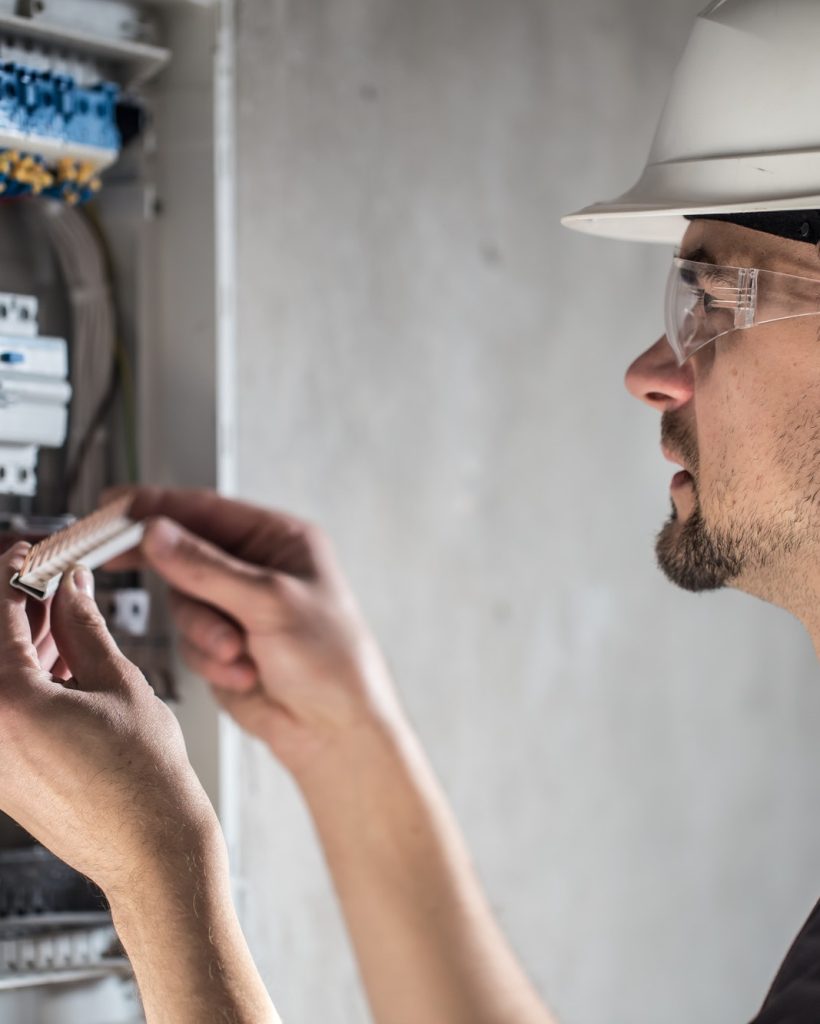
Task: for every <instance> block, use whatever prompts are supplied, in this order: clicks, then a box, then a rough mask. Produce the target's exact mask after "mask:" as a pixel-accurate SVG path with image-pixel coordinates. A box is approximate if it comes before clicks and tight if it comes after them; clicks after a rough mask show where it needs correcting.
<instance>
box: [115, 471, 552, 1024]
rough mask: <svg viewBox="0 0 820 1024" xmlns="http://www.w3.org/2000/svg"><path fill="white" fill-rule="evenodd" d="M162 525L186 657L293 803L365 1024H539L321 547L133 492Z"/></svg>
mask: <svg viewBox="0 0 820 1024" xmlns="http://www.w3.org/2000/svg"><path fill="white" fill-rule="evenodd" d="M158 513H161V514H163V515H166V516H170V517H171V518H172V519H174V520H176V521H177V523H183V524H185V525H186V527H187V529H183V530H180V529H179V528H178V527H173V524H171V523H169V522H167V520H161V521H158V522H155V523H153V524H152V525H150V526H149V528H148V531H147V534H146V540H145V543H144V548H143V551H144V556H145V558H146V559H147V561H148V562H149V564H150V565H151V566H152V567H153V568H154V569H156V570H157V571H158V572H159V573H160V574H161V575H163V576H164V577H165V579H166V580H167V581H168V582H169V583H170V585H171V586H172V588H173V595H172V596H173V607H174V610H175V617H176V620H177V624H178V626H179V629H180V633H181V643H182V651H183V654H184V656H185V658H186V660H187V661H188V663H189V665H190V666H191V667H192V668H193V669H194V670H195V671H197V672H199V673H200V674H202V675H203V676H204V677H205V678H206V679H208V680H209V682H210V683H211V685H212V688H213V691H214V694H215V696H216V698H217V700H218V701H219V702H220V704H221V705H222V706H223V707H224V708H225V709H226V710H227V711H229V712H230V713H231V714H232V715H233V716H234V717H235V718H236V720H237V721H238V722H239V724H240V725H243V726H244V727H245V728H247V729H248V730H249V731H250V732H252V733H254V734H255V735H257V736H258V737H260V738H261V739H262V740H264V741H265V742H266V743H267V744H268V746H269V747H270V749H271V751H272V752H273V753H274V755H275V756H276V757H277V758H279V760H280V761H281V762H282V763H283V764H284V765H285V766H286V767H287V768H288V769H289V770H290V772H291V773H292V775H293V777H294V778H295V780H296V782H297V784H298V785H299V787H300V788H301V791H302V793H303V795H304V797H305V799H306V801H307V804H308V806H309V808H310V811H311V813H312V815H313V819H314V822H315V825H316V828H317V831H318V834H319V837H320V839H321V842H322V845H323V848H324V852H325V857H326V860H327V863H328V865H329V868H330V871H331V874H332V876H333V879H334V882H335V886H336V890H337V893H338V897H339V900H340V902H341V906H342V910H343V912H344V915H345V920H346V922H347V926H348V930H349V932H350V936H351V938H352V941H353V944H354V947H355V951H356V955H357V958H358V962H359V966H360V970H361V974H362V978H363V981H364V985H365V988H366V991H367V994H368V998H369V1001H370V1005H371V1007H372V1010H373V1014H374V1016H375V1018H376V1020H377V1021H378V1022H379V1024H417V1022H418V1021H420V1020H423V1021H431V1022H432V1021H435V1022H447V1024H513V1022H514V1024H552V1018H551V1016H550V1014H549V1013H548V1011H547V1010H546V1008H545V1007H544V1005H543V1003H542V1002H541V1001H540V1000H539V998H538V996H537V995H536V994H535V991H534V990H533V988H532V986H531V984H530V983H529V981H528V980H527V978H526V977H525V975H524V972H523V971H522V969H521V967H520V966H519V964H518V963H517V961H516V959H515V957H514V956H513V954H512V952H511V950H510V948H509V946H508V944H507V942H506V941H505V939H504V937H503V936H502V934H501V932H500V930H499V928H498V926H497V924H496V923H495V921H494V920H493V918H492V915H491V913H490V911H489V909H488V906H487V902H486V899H485V897H484V895H483V893H482V890H481V887H480V885H479V883H478V881H477V879H476V876H475V874H474V872H473V869H472V867H471V865H470V861H469V857H468V854H467V851H466V848H465V846H464V842H463V840H462V838H461V836H460V834H459V830H458V827H457V825H456V823H455V820H454V818H453V816H452V813H451V812H450V810H449V808H448V806H447V803H446V801H445V799H444V796H443V794H442V792H441V790H440V788H439V786H438V784H437V782H436V780H435V778H434V776H433V773H432V771H431V769H430V767H429V765H428V763H427V760H426V758H425V756H424V753H423V751H422V749H421V747H420V745H419V743H418V742H417V740H416V738H415V737H414V735H413V733H412V731H411V729H410V727H409V725H408V724H407V721H406V718H405V716H404V714H403V712H402V710H401V708H400V705H399V702H398V700H397V698H396V695H395V692H394V689H393V686H392V683H391V681H390V679H389V676H388V672H387V669H386V667H385V664H384V660H383V658H382V657H381V654H380V652H379V651H378V648H377V646H376V644H375V642H374V640H373V638H372V636H371V635H370V633H369V631H368V630H367V627H366V625H365V623H364V622H363V620H362V618H361V616H360V613H359V612H358V609H357V607H356V604H355V601H354V599H353V597H352V595H351V594H350V592H349V590H348V588H347V586H346V584H345V581H344V579H343V577H342V575H341V572H340V570H339V568H338V565H337V564H336V562H335V559H334V557H333V554H332V552H331V550H330V547H329V545H328V542H327V540H326V539H325V538H324V536H323V535H322V534H321V533H320V532H318V531H316V530H315V529H314V528H312V527H306V526H305V525H304V524H301V523H299V522H298V521H296V520H294V519H291V518H290V517H286V516H281V515H278V514H274V513H268V512H264V511H262V510H259V509H256V508H253V507H252V506H248V505H240V504H238V503H236V502H229V501H226V500H224V499H221V498H219V497H218V496H217V495H215V494H212V493H208V492H180V491H170V492H169V491H142V492H140V493H139V494H138V495H137V499H136V503H135V514H137V515H139V516H141V517H144V516H153V515H156V514H158ZM174 532H175V535H174ZM203 538H209V540H207V541H206V540H204V539H203Z"/></svg>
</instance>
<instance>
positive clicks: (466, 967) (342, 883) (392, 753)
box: [298, 726, 553, 1024]
mask: <svg viewBox="0 0 820 1024" xmlns="http://www.w3.org/2000/svg"><path fill="white" fill-rule="evenodd" d="M298 782H299V785H300V787H301V789H302V791H303V793H304V796H305V798H306V800H307V802H308V805H309V807H310V810H311V813H312V815H313V819H314V821H315V824H316V828H317V831H318V834H319V837H320V839H321V842H322V845H323V848H324V852H325V856H326V859H327V862H328V865H329V868H330V871H331V873H332V876H333V879H334V882H335V886H336V890H337V893H338V896H339V899H340V902H341V906H342V909H343V912H344V915H345V919H346V921H347V925H348V929H349V932H350V935H351V938H352V941H353V944H354V947H355V950H356V955H357V958H358V961H359V966H360V969H361V973H362V976H363V979H364V984H365V988H366V990H367V994H368V998H369V1000H370V1005H371V1008H372V1011H373V1015H374V1017H375V1019H376V1021H377V1022H378V1024H417V1022H418V1021H420V1020H430V1021H447V1022H448V1024H513V1022H514V1024H553V1018H552V1017H551V1016H550V1014H549V1013H548V1011H547V1010H546V1008H545V1007H544V1005H543V1003H542V1002H541V1001H540V999H539V998H538V996H537V995H536V993H535V991H534V989H533V988H532V986H531V984H530V983H529V981H528V980H527V978H526V977H525V975H524V973H523V971H522V969H521V967H520V965H519V964H518V962H517V961H516V959H515V956H514V955H513V953H512V951H511V950H510V947H509V946H508V944H507V942H506V940H505V939H504V937H503V935H502V934H501V932H500V930H499V928H498V926H497V924H496V923H495V921H494V920H493V917H492V915H491V913H490V910H489V908H488V906H487V902H486V899H485V897H484V895H483V893H482V891H481V887H480V885H479V883H478V881H477V879H476V876H475V874H474V871H473V869H472V866H471V864H470V861H469V857H468V855H467V851H466V848H465V846H464V843H463V840H462V839H461V836H460V834H459V831H458V828H457V825H456V823H455V821H454V819H453V816H452V814H451V812H450V810H449V808H448V807H447V804H446V801H445V799H444V796H443V794H442V793H441V790H440V788H439V786H438V784H437V782H436V780H435V778H434V776H433V774H432V771H431V769H430V767H429V765H428V763H427V761H426V758H425V756H424V754H423V752H422V750H421V748H420V746H419V745H418V743H417V741H416V740H415V738H414V737H413V736H412V734H411V733H410V731H409V729H407V730H403V729H400V730H387V729H383V728H380V727H379V728H377V727H375V726H365V727H362V728H360V729H359V730H358V735H356V736H355V737H350V738H349V740H347V741H345V743H344V744H340V745H338V746H337V747H335V748H333V749H332V750H331V751H329V752H327V753H326V754H325V755H324V756H322V758H321V759H320V761H319V762H318V763H317V764H315V765H314V766H313V767H312V768H311V771H310V773H309V774H306V775H304V776H303V777H302V778H300V779H299V780H298Z"/></svg>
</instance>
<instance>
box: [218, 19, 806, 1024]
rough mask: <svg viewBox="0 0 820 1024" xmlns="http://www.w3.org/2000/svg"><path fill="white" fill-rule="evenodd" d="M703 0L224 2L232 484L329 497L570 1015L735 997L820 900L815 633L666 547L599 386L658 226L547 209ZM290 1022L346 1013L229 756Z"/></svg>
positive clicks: (630, 426) (617, 390) (310, 509)
mask: <svg viewBox="0 0 820 1024" xmlns="http://www.w3.org/2000/svg"><path fill="white" fill-rule="evenodd" d="M703 2H704V0H685V2H684V0H573V3H572V4H570V3H567V2H566V0H504V2H503V3H501V2H493V0H413V3H403V2H400V0H334V2H332V3H331V2H329V0H324V2H322V0H317V2H313V3H295V2H294V3H289V2H287V0H264V2H263V0H241V2H240V4H239V36H238V45H239V101H240V119H239V166H240V208H239V224H240V236H239V260H240V267H239V269H240V280H241V285H240V331H239V339H240V348H239V377H240V401H241V416H240V464H239V484H240V491H241V492H242V493H243V494H244V495H246V496H249V497H251V498H252V499H255V500H258V501H260V502H264V503H270V504H275V505H279V506H283V507H286V508H288V509H291V510H293V511H295V512H297V513H301V514H303V515H305V516H307V517H310V518H312V519H315V520H318V521H320V522H322V523H323V524H324V525H325V526H326V527H327V528H328V530H329V531H330V533H331V534H332V536H333V537H334V538H335V540H336V542H337V545H338V548H339V549H340V552H341V555H342V558H343V560H344V562H345V564H346V566H347V568H348V570H349V573H350V575H351V577H352V579H353V581H354V584H355V586H356V588H357V590H358V592H359V594H360V596H361V598H362V600H363V603H364V605H365V607H366V608H367V609H368V611H369V614H370V616H371V618H372V620H373V622H374V624H375V627H376V629H377V631H378V633H379V635H380V637H381V638H382V640H383V642H384V646H385V647H386V649H387V651H388V653H389V657H390V659H391V662H392V664H393V666H394V667H395V672H396V675H397V677H398V679H399V681H400V685H401V688H402V691H403V693H404V697H405V700H406V704H407V707H408V708H409V711H410V714H411V715H412V718H413V720H414V721H415V723H416V725H417V727H418V729H419V731H420V733H421V735H422V737H423V739H424V741H425V743H426V745H427V747H428V749H429V751H430V754H431V756H432V759H433V761H434V763H435V765H436V767H437V769H438V771H439V773H440V775H441V777H442V779H443V781H444V784H445V786H446V789H447V791H448V793H449V794H450V797H451V799H452V801H453V804H454V806H455V808H456V811H457V814H458V816H459V818H460V820H461V822H462V824H463V827H464V831H465V832H466V834H467V837H468V840H469V842H470V845H471V848H472V850H473V851H474V854H475V857H476V860H477V863H478V866H479V869H480V872H481V874H482V876H483V878H484V880H485V882H486V885H487V888H488V890H489V893H490V896H491V900H492V903H493V905H494V906H495V908H496V910H497V912H498V914H499V916H500V918H501V920H502V921H503V923H504V926H505V928H506V929H507V931H508V933H509V935H510V936H511V938H512V940H513V942H514V944H515V946H516V947H517V949H518V950H519V951H520V953H521V956H522V958H523V960H524V962H525V963H526V965H527V967H528V969H529V970H530V971H531V973H532V975H533V977H534V978H535V980H536V982H537V984H538V986H539V988H540V989H541V991H542V992H543V993H544V994H545V995H546V996H547V997H548V998H549V1000H550V1001H551V1002H552V1004H553V1005H554V1006H555V1008H556V1010H557V1011H558V1013H559V1016H560V1018H561V1020H562V1021H563V1022H564V1024H582V1022H583V1024H593V1022H596V1024H597V1022H600V1024H604V1022H606V1024H657V1022H658V1021H663V1022H664V1024H690V1022H691V1021H695V1020H696V1021H698V1024H726V1022H728V1021H738V1022H741V1021H743V1020H745V1019H748V1018H749V1017H750V1016H751V1015H752V1014H753V1012H754V1011H755V1009H756V1007H757V1005H758V1003H759V1002H760V1000H761V999H762V997H763V995H764V992H765V989H766V987H767V986H768V984H769V981H770V980H771V976H772V974H773V972H774V970H775V968H776V966H777V964H778V963H779V961H780V959H781V957H782V955H783V954H784V953H785V949H786V947H787V945H788V943H789V942H790V940H791V938H792V937H793V935H794V933H795V932H796V930H797V928H798V926H799V925H800V924H801V922H802V919H803V918H804V916H805V915H806V914H807V913H808V911H809V909H810V907H811V904H812V903H813V901H814V899H815V898H816V895H817V894H818V892H820V822H818V816H817V814H816V808H817V806H818V798H819V797H820V783H818V779H819V778H820V744H818V743H817V735H818V730H819V729H820V690H818V686H817V678H816V676H817V672H816V667H815V663H814V660H813V656H812V653H811V650H810V647H809V644H808V642H807V640H806V639H805V638H804V636H803V635H802V633H801V631H800V629H799V628H798V627H797V625H796V624H794V623H793V622H791V621H790V620H789V619H788V618H787V617H785V616H784V615H783V614H782V613H780V612H778V611H775V610H772V609H768V608H766V607H764V606H763V605H761V604H758V603H756V602H754V601H752V600H751V599H747V598H745V597H743V596H740V595H736V594H722V595H713V596H703V597H700V598H694V597H691V596H689V595H686V594H683V593H679V592H677V591H675V590H673V589H672V588H671V587H670V586H669V585H668V584H667V583H666V582H665V581H664V580H663V578H662V577H661V576H660V575H659V573H658V572H657V571H656V570H655V568H654V564H653V553H652V545H653V537H654V533H655V531H656V530H657V528H658V527H659V526H660V524H661V522H662V521H663V519H664V518H665V516H666V514H667V510H668V497H667V488H668V481H669V476H670V469H669V466H668V464H666V463H664V462H663V461H662V459H661V456H660V454H659V451H658V436H659V422H658V417H657V415H655V414H653V413H652V412H651V411H650V410H648V409H644V408H642V407H640V406H638V405H637V404H636V403H634V402H633V401H632V399H630V398H629V397H628V396H627V394H626V392H625V390H624V389H623V386H622V375H623V371H624V369H625V367H626V365H627V363H628V362H629V361H630V359H631V358H632V357H633V356H634V355H635V354H637V352H638V351H640V350H641V348H642V347H644V346H645V345H646V344H648V343H649V342H650V341H651V340H653V339H654V337H655V336H657V334H658V333H660V330H661V305H662V303H661V299H662V291H661V289H662V283H663V278H664V275H665V270H666V266H667V264H668V259H669V255H670V254H669V251H668V250H663V249H658V250H655V249H642V248H637V247H630V246H628V245H624V244H620V243H612V242H609V243H607V242H598V241H594V240H591V239H586V238H583V237H579V236H574V235H570V234H569V233H565V232H563V231H562V230H561V229H560V228H559V226H558V217H559V215H560V214H561V213H562V212H567V211H568V210H570V209H573V208H577V207H578V206H581V205H583V204H585V203H586V202H588V201H590V200H592V199H595V198H608V197H610V196H612V195H614V194H616V193H618V192H620V191H622V190H623V189H624V188H625V187H627V186H628V185H630V184H632V182H633V181H634V180H635V179H636V178H637V175H638V172H639V170H640V168H641V166H642V164H643V159H644V156H645V154H646V151H647V149H648V145H649V140H650V136H651V132H652V128H653V125H654V121H655V118H656V116H657V114H658V112H659V109H660V105H661V102H662V98H663V94H664V92H665V89H666V86H667V83H668V79H669V76H670V74H671V71H672V68H673V66H674V62H675V60H676V59H677V56H678V55H679V53H680V51H681V49H682V47H683V44H684V42H685V38H686V34H687V32H688V26H689V24H690V21H691V18H692V16H693V15H694V13H695V12H696V11H697V10H698V9H699V8H700V7H701V6H702V5H703ZM243 771H244V777H245V785H246V787H247V789H246V796H245V800H244V806H243V813H242V829H243V835H244V844H245V851H246V855H245V863H244V865H243V869H244V871H245V872H246V875H247V878H248V881H249V885H250V895H251V898H250V899H249V900H248V901H247V905H246V908H245V914H246V922H247V925H248V929H249V935H250V939H251V941H252V944H253V947H254V951H255V953H256V956H257V957H258V959H259V962H260V964H261V966H262V968H263V970H264V972H265V976H266V978H267V980H268V982H269V984H270V985H271V988H272V990H273V992H274V994H275V997H276V999H277V1002H278V1003H279V1005H280V1007H281V1010H282V1012H283V1014H284V1016H285V1020H286V1021H292V1022H296V1021H305V1022H307V1021H322V1022H323V1024H360V1022H362V1021H364V1020H366V1019H367V1014H366V1011H365V1008H364V1004H363V1002H362V998H361V996H360V993H359V989H358V984H357V981H356V979H355V970H354V967H353V964H352V961H351V959H350V956H349V954H348V952H347V947H346V943H345V939H344V937H343V932H342V929H341V925H340V923H339V919H338V916H337V912H336V909H335V905H334V902H333V899H332V895H331V892H330V890H329V888H328V884H327V881H326V878H325V874H324V870H323V866H322V864H321V860H320V856H319V854H318V852H317V850H316V847H315V843H314V839H313V836H312V834H311V829H310V826H309V822H308V821H307V820H306V818H305V815H304V813H303V811H302V809H301V806H300V804H299V802H298V799H297V798H296V796H295V794H294V792H293V790H292V787H291V786H290V784H289V782H288V781H287V780H286V779H285V778H284V776H283V775H282V774H281V773H280V772H279V770H278V769H277V768H276V767H275V766H274V765H273V764H272V763H271V761H270V760H269V758H268V757H267V756H266V754H265V753H264V751H262V750H261V749H259V748H258V747H256V746H254V745H252V744H250V743H249V744H248V745H247V747H246V748H245V750H244V754H243Z"/></svg>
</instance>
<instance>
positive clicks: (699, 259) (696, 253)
mask: <svg viewBox="0 0 820 1024" xmlns="http://www.w3.org/2000/svg"><path fill="white" fill-rule="evenodd" d="M681 259H684V260H686V261H687V262H688V263H711V264H713V265H714V266H720V265H721V263H720V260H716V259H715V257H714V255H713V254H712V252H711V251H710V250H709V249H707V248H706V246H705V245H699V246H698V247H697V249H693V250H692V252H690V253H687V254H686V255H685V256H683V255H682V256H681ZM724 265H725V264H724Z"/></svg>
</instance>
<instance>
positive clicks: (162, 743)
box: [0, 543, 218, 898]
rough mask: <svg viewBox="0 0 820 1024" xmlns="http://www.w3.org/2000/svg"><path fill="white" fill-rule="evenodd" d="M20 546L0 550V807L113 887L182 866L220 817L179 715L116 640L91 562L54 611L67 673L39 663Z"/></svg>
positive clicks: (67, 579)
mask: <svg viewBox="0 0 820 1024" xmlns="http://www.w3.org/2000/svg"><path fill="white" fill-rule="evenodd" d="M27 550H28V545H27V544H25V543H23V544H17V545H15V546H14V547H13V548H11V549H10V550H9V551H8V552H6V553H5V554H4V555H2V557H0V809H2V810H3V811H5V812H6V813H7V814H8V815H10V816H11V817H12V818H14V819H15V820H16V821H17V822H18V823H19V824H20V825H22V826H23V828H25V829H26V830H27V831H28V832H30V833H31V835H33V836H34V837H35V838H36V839H38V840H39V841H40V842H41V843H43V845H45V846H47V847H48V848H49V849H50V850H52V851H53V852H54V853H55V854H56V855H57V856H58V857H60V858H62V859H63V860H64V861H66V862H67V863H68V864H70V865H71V866H72V867H74V868H75V869H76V870H78V871H80V872H82V873H83V874H85V875H87V876H88V877H90V878H91V879H93V880H94V881H95V882H96V883H97V884H98V885H99V886H100V887H101V888H102V889H103V891H105V893H106V895H108V896H109V898H112V897H117V896H118V894H120V893H127V892H128V891H129V889H130V888H131V886H132V885H133V882H134V879H135V878H136V877H138V876H139V875H140V873H141V872H144V873H148V872H149V871H150V873H151V875H152V877H154V872H155V871H156V867H157V862H158V861H163V860H166V861H168V862H169V863H170V862H173V861H174V860H175V859H177V860H178V861H179V863H180V865H181V866H184V867H185V868H186V869H187V864H186V857H190V856H191V855H195V854H196V853H197V852H198V851H199V850H200V848H202V847H203V846H204V844H206V843H207V844H211V843H212V840H213V836H214V835H215V834H216V832H217V831H218V824H217V821H216V816H215V814H214V812H213V809H212V807H211V805H210V803H209V802H208V799H207V797H206V795H205V793H204V791H203V790H202V787H201V786H200V784H199V782H198V780H197V778H196V776H195V775H194V772H193V769H192V768H191V766H190V764H189V762H188V758H187V756H186V753H185V745H184V742H183V739H182V734H181V732H180V729H179V726H178V724H177V722H176V719H175V718H174V716H173V714H172V713H171V711H170V710H169V709H168V708H167V707H165V705H163V704H162V702H161V701H160V700H158V699H157V698H156V697H155V696H154V693H153V691H152V690H151V688H150V687H149V685H148V683H147V682H146V681H145V679H144V678H143V676H142V675H141V674H140V672H139V670H138V669H137V668H136V667H135V666H134V665H132V664H131V662H129V661H128V660H127V659H126V658H125V657H124V656H123V655H122V654H121V653H120V651H119V650H118V648H117V646H116V644H115V643H114V641H113V639H112V638H111V635H110V634H109V632H108V630H107V628H106V625H105V622H104V620H103V617H102V615H101V613H100V611H99V609H98V608H97V605H96V603H95V602H94V599H93V597H92V596H91V587H92V583H91V577H90V573H88V572H87V571H86V572H85V573H84V575H85V577H86V580H85V581H84V580H83V579H82V576H80V577H78V579H79V582H80V583H81V584H82V585H84V586H86V587H87V588H88V589H87V590H86V591H85V592H84V591H83V590H81V589H78V586H77V582H76V581H75V578H74V576H72V574H70V573H67V574H66V575H65V576H64V578H63V581H62V583H61V585H60V588H59V590H58V592H57V594H56V595H55V598H54V600H53V604H52V606H51V609H50V611H51V634H52V637H53V641H54V644H55V646H56V649H57V651H58V652H59V656H60V657H61V658H62V660H63V662H64V664H65V666H66V669H67V674H68V672H70V673H71V675H70V676H69V678H67V679H66V680H65V681H64V680H62V679H60V678H58V677H57V676H55V675H54V674H52V673H51V672H49V671H47V669H46V668H44V667H43V666H42V665H41V663H40V661H39V659H38V655H37V648H36V646H35V644H34V642H33V640H34V638H33V636H32V625H31V622H30V621H29V617H28V616H27V614H26V603H27V599H26V596H25V595H24V594H23V593H21V592H20V591H17V590H14V589H13V588H12V587H11V586H10V585H9V582H8V581H9V579H10V578H11V576H12V574H13V572H14V571H16V570H18V569H19V568H20V567H21V565H22V562H23V558H24V556H25V553H26V551H27ZM40 614H41V615H42V614H43V613H40ZM43 621H44V620H41V622H40V626H41V627H42V625H43ZM39 632H42V629H40V630H39Z"/></svg>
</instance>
